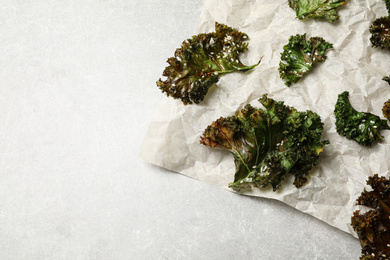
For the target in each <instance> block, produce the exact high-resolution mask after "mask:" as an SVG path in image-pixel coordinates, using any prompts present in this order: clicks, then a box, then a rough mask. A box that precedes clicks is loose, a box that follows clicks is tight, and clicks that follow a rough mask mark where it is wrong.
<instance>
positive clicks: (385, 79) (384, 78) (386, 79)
mask: <svg viewBox="0 0 390 260" xmlns="http://www.w3.org/2000/svg"><path fill="white" fill-rule="evenodd" d="M383 80H384V81H386V82H387V83H389V85H390V77H383Z"/></svg>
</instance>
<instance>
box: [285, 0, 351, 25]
mask: <svg viewBox="0 0 390 260" xmlns="http://www.w3.org/2000/svg"><path fill="white" fill-rule="evenodd" d="M288 4H289V6H290V7H291V8H292V9H294V10H295V11H296V16H297V18H298V19H300V20H306V19H309V18H314V19H326V20H327V21H329V22H331V23H332V22H334V21H336V20H337V19H339V15H338V14H337V8H338V7H339V6H341V5H345V4H346V2H345V1H344V0H288Z"/></svg>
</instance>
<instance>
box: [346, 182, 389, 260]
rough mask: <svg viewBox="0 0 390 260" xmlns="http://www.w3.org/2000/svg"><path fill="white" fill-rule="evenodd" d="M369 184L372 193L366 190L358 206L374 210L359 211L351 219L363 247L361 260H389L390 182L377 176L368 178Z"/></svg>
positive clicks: (359, 199)
mask: <svg viewBox="0 0 390 260" xmlns="http://www.w3.org/2000/svg"><path fill="white" fill-rule="evenodd" d="M367 184H368V185H370V186H371V187H372V191H367V190H364V191H363V192H362V194H361V195H360V197H359V198H358V199H357V201H356V204H357V205H364V206H367V207H369V208H372V209H371V210H369V211H367V212H366V213H363V214H361V213H360V211H359V210H357V211H355V212H354V214H353V216H352V218H351V225H352V227H353V229H354V230H355V231H356V233H357V234H358V237H359V239H360V244H361V246H362V256H361V258H360V259H366V260H368V259H389V257H390V208H389V205H390V204H389V203H390V180H389V179H386V178H385V177H379V176H378V174H375V175H374V176H372V177H369V178H368V181H367Z"/></svg>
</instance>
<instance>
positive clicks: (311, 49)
mask: <svg viewBox="0 0 390 260" xmlns="http://www.w3.org/2000/svg"><path fill="white" fill-rule="evenodd" d="M330 48H333V45H332V44H331V43H328V42H326V41H325V40H324V39H323V38H321V37H311V38H310V39H309V41H308V42H306V34H303V35H299V34H297V35H295V36H291V37H290V39H289V41H288V44H287V45H285V46H284V47H283V52H282V53H281V56H282V57H281V61H280V63H279V74H280V77H281V78H282V79H283V80H285V81H286V82H285V84H286V85H287V86H291V84H293V83H296V82H297V81H298V80H299V79H300V78H302V77H303V76H304V75H305V74H306V73H307V72H309V70H310V69H311V68H312V66H313V63H315V62H323V61H325V60H326V58H327V57H326V55H325V52H326V51H327V50H328V49H330Z"/></svg>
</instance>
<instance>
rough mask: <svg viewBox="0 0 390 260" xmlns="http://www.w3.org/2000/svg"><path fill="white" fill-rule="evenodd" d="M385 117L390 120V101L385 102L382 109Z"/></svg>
mask: <svg viewBox="0 0 390 260" xmlns="http://www.w3.org/2000/svg"><path fill="white" fill-rule="evenodd" d="M382 112H383V115H384V116H385V117H386V118H387V120H390V99H389V100H387V101H386V102H385V104H384V105H383V108H382Z"/></svg>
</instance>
